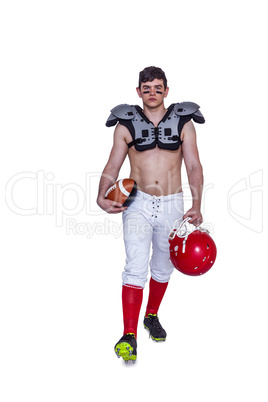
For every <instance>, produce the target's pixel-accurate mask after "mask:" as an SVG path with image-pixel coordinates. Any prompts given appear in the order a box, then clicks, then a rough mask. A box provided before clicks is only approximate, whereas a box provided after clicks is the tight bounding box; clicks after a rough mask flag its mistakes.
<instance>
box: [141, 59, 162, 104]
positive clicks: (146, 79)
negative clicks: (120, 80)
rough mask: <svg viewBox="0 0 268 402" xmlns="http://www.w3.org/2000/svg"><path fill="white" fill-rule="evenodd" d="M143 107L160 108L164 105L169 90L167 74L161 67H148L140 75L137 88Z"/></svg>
mask: <svg viewBox="0 0 268 402" xmlns="http://www.w3.org/2000/svg"><path fill="white" fill-rule="evenodd" d="M136 89H137V93H138V95H139V97H140V98H142V101H143V105H144V106H147V107H150V108H158V107H159V106H161V105H164V98H166V97H167V95H168V91H169V88H168V86H167V79H166V76H165V73H164V71H163V70H161V68H159V67H146V68H145V69H144V70H143V71H141V72H140V75H139V86H138V87H137V88H136Z"/></svg>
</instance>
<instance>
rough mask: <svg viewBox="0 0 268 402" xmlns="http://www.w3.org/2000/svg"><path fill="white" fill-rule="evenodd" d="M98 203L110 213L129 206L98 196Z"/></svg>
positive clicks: (115, 212)
mask: <svg viewBox="0 0 268 402" xmlns="http://www.w3.org/2000/svg"><path fill="white" fill-rule="evenodd" d="M97 204H98V206H99V207H100V208H101V209H103V210H104V211H105V212H107V213H108V214H118V213H120V212H123V211H125V210H126V209H127V207H122V205H121V204H120V203H119V202H115V201H112V200H108V199H106V198H98V199H97Z"/></svg>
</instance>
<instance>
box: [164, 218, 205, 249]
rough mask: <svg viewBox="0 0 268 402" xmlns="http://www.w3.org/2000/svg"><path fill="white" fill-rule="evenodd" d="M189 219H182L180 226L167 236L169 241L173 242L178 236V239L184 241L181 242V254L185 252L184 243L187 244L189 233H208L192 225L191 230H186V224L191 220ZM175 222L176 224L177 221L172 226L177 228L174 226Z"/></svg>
mask: <svg viewBox="0 0 268 402" xmlns="http://www.w3.org/2000/svg"><path fill="white" fill-rule="evenodd" d="M191 219H192V218H190V217H188V218H186V219H184V220H183V221H182V222H181V224H180V226H179V227H178V229H173V230H172V231H171V232H170V235H169V239H170V240H173V239H174V237H175V236H178V237H180V238H181V239H182V238H183V239H184V240H183V243H182V253H185V250H186V242H187V239H188V236H189V235H190V234H191V233H193V232H194V231H195V230H200V231H201V232H206V233H209V232H208V230H206V229H203V228H201V227H200V226H194V225H192V226H193V228H192V229H189V228H187V223H188V222H189V220H191ZM177 222H178V220H177V221H175V222H174V226H175V227H176V226H177V225H176V223H177Z"/></svg>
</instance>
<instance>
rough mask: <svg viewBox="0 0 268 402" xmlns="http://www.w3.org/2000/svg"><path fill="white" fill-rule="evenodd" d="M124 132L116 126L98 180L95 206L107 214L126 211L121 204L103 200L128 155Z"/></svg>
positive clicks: (120, 126)
mask: <svg viewBox="0 0 268 402" xmlns="http://www.w3.org/2000/svg"><path fill="white" fill-rule="evenodd" d="M126 130H127V129H126V128H125V127H124V126H122V125H120V124H118V125H117V126H116V129H115V131H114V142H113V147H112V149H111V153H110V156H109V159H108V162H107V164H106V166H105V168H104V170H103V172H102V175H101V178H100V184H99V193H98V198H97V204H98V205H99V207H100V208H102V209H104V210H105V211H106V212H108V213H118V212H122V211H124V210H125V209H126V207H124V208H122V207H121V204H119V203H116V202H114V201H111V200H108V199H105V197H104V195H105V193H106V191H107V190H108V188H109V187H110V186H111V185H112V184H114V183H115V182H116V180H117V178H118V175H119V171H120V169H121V166H122V165H123V162H124V160H125V158H126V156H127V153H128V146H127V144H126V141H125V134H126Z"/></svg>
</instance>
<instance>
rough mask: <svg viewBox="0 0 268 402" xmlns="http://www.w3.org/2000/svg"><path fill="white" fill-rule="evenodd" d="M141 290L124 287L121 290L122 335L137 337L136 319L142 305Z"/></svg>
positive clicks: (136, 287) (133, 287) (129, 286)
mask: <svg viewBox="0 0 268 402" xmlns="http://www.w3.org/2000/svg"><path fill="white" fill-rule="evenodd" d="M142 296H143V288H141V287H139V286H133V285H124V286H123V289H122V303H123V319H124V335H125V334H128V333H132V334H135V336H136V337H137V327H138V319H139V314H140V308H141V303H142Z"/></svg>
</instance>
